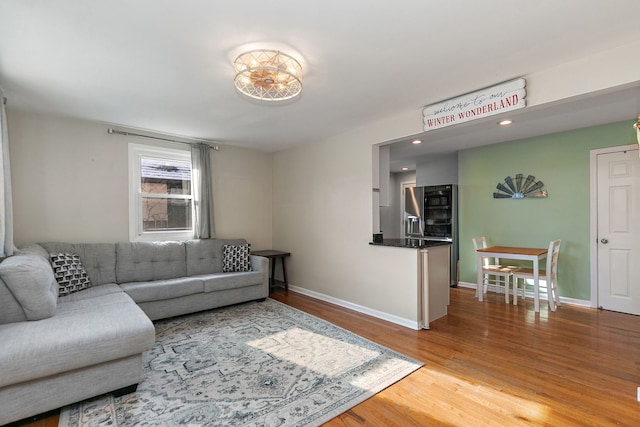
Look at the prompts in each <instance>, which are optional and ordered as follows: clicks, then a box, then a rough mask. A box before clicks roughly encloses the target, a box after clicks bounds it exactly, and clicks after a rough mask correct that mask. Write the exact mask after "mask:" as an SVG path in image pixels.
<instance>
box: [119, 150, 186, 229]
mask: <svg viewBox="0 0 640 427" xmlns="http://www.w3.org/2000/svg"><path fill="white" fill-rule="evenodd" d="M129 180H130V182H129V191H130V196H129V234H130V239H131V240H132V241H135V240H184V239H190V238H192V237H193V194H192V185H191V153H190V152H189V151H185V150H177V149H169V148H156V147H150V146H147V145H139V144H130V145H129Z"/></svg>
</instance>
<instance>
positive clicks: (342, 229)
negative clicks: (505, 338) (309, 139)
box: [273, 110, 420, 322]
mask: <svg viewBox="0 0 640 427" xmlns="http://www.w3.org/2000/svg"><path fill="white" fill-rule="evenodd" d="M414 113H415V114H413V117H408V118H406V117H405V118H404V119H402V118H399V119H395V118H394V119H390V120H389V121H384V122H377V123H376V124H374V125H373V126H372V127H371V128H366V129H360V130H358V131H356V132H353V133H351V134H345V135H342V136H340V137H339V138H336V139H333V140H329V141H325V142H322V143H316V144H312V145H307V146H303V147H297V148H293V149H289V150H285V151H282V152H278V153H275V155H274V167H273V171H274V185H273V186H274V194H273V197H274V201H273V208H274V214H273V218H274V248H275V249H280V250H286V251H290V252H291V258H290V259H288V260H287V266H288V276H289V277H288V279H289V282H290V283H291V284H292V285H293V286H296V287H298V288H302V289H303V290H305V291H311V292H313V293H314V295H315V296H320V297H323V296H329V297H331V298H333V299H337V300H340V301H346V302H349V303H351V304H355V305H357V306H362V307H366V308H368V309H371V310H375V311H380V312H384V313H387V314H389V315H390V316H395V317H397V318H399V319H404V320H406V321H408V322H416V321H417V311H418V303H417V251H416V250H414V249H405V248H388V247H379V246H371V245H369V242H370V241H371V239H372V235H371V234H372V233H371V229H372V212H371V207H372V191H371V188H372V173H371V167H372V143H376V142H381V140H384V139H390V138H391V137H394V136H397V135H398V134H401V133H402V129H403V128H404V129H406V127H407V126H411V125H412V124H414V123H415V124H417V126H419V123H420V111H419V110H416V111H415V112H414Z"/></svg>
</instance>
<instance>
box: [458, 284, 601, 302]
mask: <svg viewBox="0 0 640 427" xmlns="http://www.w3.org/2000/svg"><path fill="white" fill-rule="evenodd" d="M458 287H459V288H469V289H474V290H475V289H476V284H475V283H470V282H458ZM487 291H490V292H494V291H495V286H494V285H489V286H488V287H487ZM542 295H546V294H542ZM526 296H527V298H531V299H533V293H532V292H527V294H526ZM542 300H543V298H540V301H542ZM560 302H561V303H562V304H567V305H577V306H580V307H587V308H594V307H592V306H591V301H589V300H586V299H575V298H566V297H560Z"/></svg>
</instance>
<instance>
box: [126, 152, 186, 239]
mask: <svg viewBox="0 0 640 427" xmlns="http://www.w3.org/2000/svg"><path fill="white" fill-rule="evenodd" d="M128 153H129V240H130V241H132V242H136V241H138V242H139V241H161V240H188V239H192V238H193V228H192V229H191V230H186V231H166V232H153V233H142V223H141V221H140V220H141V218H142V216H141V214H140V203H139V201H138V198H139V197H140V167H139V165H140V158H141V157H157V158H160V159H174V160H180V161H187V162H189V163H191V152H190V151H189V150H188V149H178V148H164V147H155V146H150V145H144V144H134V143H129V147H128ZM170 198H171V197H170ZM176 198H181V199H182V198H185V197H184V196H180V197H176ZM191 205H192V206H193V203H192V204H191ZM192 218H193V213H192Z"/></svg>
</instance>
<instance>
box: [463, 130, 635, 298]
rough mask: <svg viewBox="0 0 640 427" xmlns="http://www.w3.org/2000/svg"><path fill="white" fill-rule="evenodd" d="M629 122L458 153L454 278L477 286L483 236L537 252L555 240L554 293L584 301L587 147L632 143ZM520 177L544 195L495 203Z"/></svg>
mask: <svg viewBox="0 0 640 427" xmlns="http://www.w3.org/2000/svg"><path fill="white" fill-rule="evenodd" d="M632 125H633V121H624V122H618V123H612V124H608V125H602V126H595V127H590V128H584V129H578V130H574V131H568V132H562V133H557V134H552V135H546V136H541V137H536V138H530V139H524V140H518V141H511V142H507V143H500V144H494V145H489V146H484V147H479V148H473V149H468V150H464V151H461V152H460V153H459V157H458V174H459V181H458V184H459V201H460V210H459V212H460V214H459V215H460V218H459V221H460V281H461V282H469V283H475V281H476V259H475V253H474V250H473V243H472V239H473V238H474V237H478V236H486V237H487V239H489V244H494V245H501V246H523V247H540V248H543V247H544V248H546V247H548V246H549V242H550V241H551V240H554V239H561V240H562V245H561V247H560V258H559V265H558V289H559V293H560V296H563V297H567V298H574V299H581V300H589V299H590V298H591V295H590V294H591V281H590V280H591V279H590V251H589V238H590V237H589V233H590V229H589V227H590V226H589V224H590V220H589V203H590V202H589V191H590V189H589V176H590V171H589V160H590V150H593V149H597V148H605V147H615V146H621V145H629V144H635V143H636V142H637V141H636V138H635V132H634V131H633V127H632ZM513 126H517V123H516V124H514V125H513ZM518 173H521V174H523V175H524V176H525V178H526V176H527V175H533V176H535V177H536V180H540V181H542V182H543V183H544V187H543V188H544V189H546V190H547V192H548V197H547V198H540V199H535V198H532V199H518V200H516V199H494V198H493V192H494V191H497V190H496V185H497V184H498V183H504V179H505V178H506V177H507V176H510V177H512V178H515V175H516V174H518Z"/></svg>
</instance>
